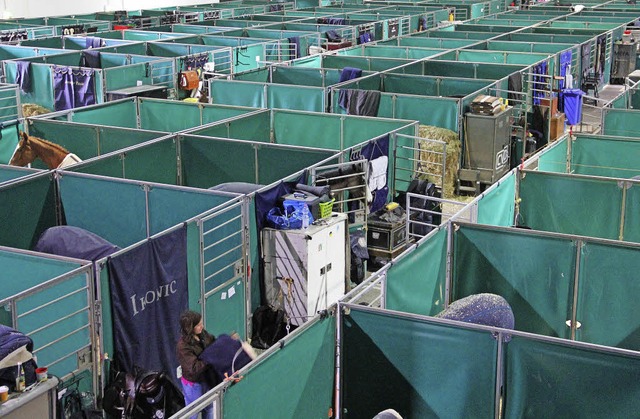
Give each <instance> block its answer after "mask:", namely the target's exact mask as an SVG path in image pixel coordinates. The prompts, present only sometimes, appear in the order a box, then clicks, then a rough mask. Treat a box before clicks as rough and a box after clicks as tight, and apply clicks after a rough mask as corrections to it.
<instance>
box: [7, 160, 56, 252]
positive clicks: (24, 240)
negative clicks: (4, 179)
mask: <svg viewBox="0 0 640 419" xmlns="http://www.w3.org/2000/svg"><path fill="white" fill-rule="evenodd" d="M0 202H2V203H3V204H2V205H0V220H4V222H3V223H2V228H0V245H2V246H8V247H16V248H18V249H31V248H32V247H33V245H35V243H36V242H37V241H38V238H39V237H40V235H41V234H42V232H43V231H44V230H46V229H47V228H49V227H53V226H55V225H57V222H56V210H55V186H54V184H53V182H52V181H51V179H50V175H48V174H46V173H43V175H42V176H37V177H35V178H34V179H29V180H24V181H22V180H17V181H16V182H13V183H10V184H8V185H6V186H5V187H3V188H0Z"/></svg>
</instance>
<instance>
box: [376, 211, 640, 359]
mask: <svg viewBox="0 0 640 419" xmlns="http://www.w3.org/2000/svg"><path fill="white" fill-rule="evenodd" d="M447 249H449V250H447ZM513 249H527V252H526V253H521V252H519V253H518V254H517V256H514V257H516V258H517V259H518V263H514V261H513V257H511V256H509V257H505V255H509V254H512V253H513V252H512V250H513ZM638 251H640V247H639V246H638V244H637V243H623V242H619V241H615V242H613V241H607V240H602V239H598V238H593V237H586V236H575V235H569V234H558V233H549V232H542V231H532V230H523V229H513V228H505V227H495V226H486V225H484V226H483V225H479V224H468V223H462V222H455V221H454V222H453V224H452V225H451V226H448V227H446V228H445V227H441V228H440V229H439V230H437V231H434V233H432V234H431V235H430V236H428V237H427V238H426V239H423V240H422V241H420V242H419V243H418V244H417V246H416V247H415V248H412V249H411V251H408V252H405V254H403V255H401V256H400V257H399V258H397V259H396V260H395V261H394V264H393V265H391V266H390V267H389V269H388V270H387V271H386V285H385V289H384V292H385V294H384V303H385V307H386V308H387V309H391V310H397V311H402V312H409V313H415V314H421V315H430V316H433V315H436V314H438V313H440V312H441V311H442V310H444V309H445V308H446V307H447V306H448V304H449V303H448V302H453V301H456V300H459V299H461V298H464V297H467V296H470V295H473V294H479V293H492V294H497V295H500V296H502V297H503V298H505V299H506V301H507V302H508V303H509V305H510V306H511V308H512V310H513V313H514V318H515V330H519V331H523V332H528V333H534V334H539V335H544V336H551V337H559V338H563V339H569V340H575V341H581V342H584V343H590V344H598V345H605V346H610V347H617V348H622V349H628V350H634V351H635V350H637V348H638V343H639V342H638V340H639V336H638V333H637V332H636V329H637V324H636V323H635V322H634V321H630V320H631V319H635V318H637V316H635V315H634V313H635V311H636V310H637V309H636V308H635V304H634V301H635V300H636V299H637V298H638V293H639V292H640V290H639V289H638V287H637V286H636V285H635V282H634V281H633V275H632V274H631V273H632V272H634V270H635V266H636V264H637V261H636V258H637V253H638ZM541 264H542V265H543V266H544V269H540V268H541ZM449 266H450V268H449ZM449 269H450V270H449ZM609 310H611V311H609Z"/></svg>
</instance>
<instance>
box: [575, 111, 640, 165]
mask: <svg viewBox="0 0 640 419" xmlns="http://www.w3.org/2000/svg"><path fill="white" fill-rule="evenodd" d="M638 116H640V114H639V115H638ZM639 132H640V131H639ZM571 171H572V173H575V174H584V175H594V176H607V177H621V178H631V177H634V176H637V175H640V140H636V139H632V138H603V137H588V136H578V137H577V140H576V141H574V142H573V143H572V144H571Z"/></svg>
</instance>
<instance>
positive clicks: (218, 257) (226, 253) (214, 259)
mask: <svg viewBox="0 0 640 419" xmlns="http://www.w3.org/2000/svg"><path fill="white" fill-rule="evenodd" d="M240 248H242V243H240V244H239V245H237V246H235V247H233V248H231V249H229V250H227V251H226V252H224V253H221V254H219V255H218V256H216V257H214V258H213V259H209V260H208V261H207V262H205V264H204V265H205V266H207V265H209V264H210V263H212V262H215V261H217V260H219V259H220V258H221V257H223V256H226V255H228V254H230V253H232V252H233V251H235V250H238V249H240Z"/></svg>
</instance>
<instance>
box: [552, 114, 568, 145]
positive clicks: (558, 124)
mask: <svg viewBox="0 0 640 419" xmlns="http://www.w3.org/2000/svg"><path fill="white" fill-rule="evenodd" d="M564 119H565V118H564V114H563V113H562V112H560V113H557V114H556V115H555V116H552V117H551V121H550V122H549V141H555V140H557V139H558V138H560V137H561V136H562V134H564Z"/></svg>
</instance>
